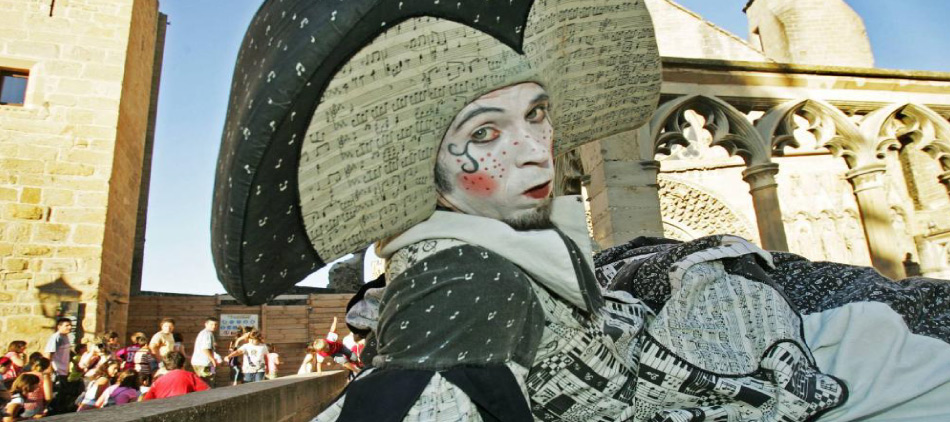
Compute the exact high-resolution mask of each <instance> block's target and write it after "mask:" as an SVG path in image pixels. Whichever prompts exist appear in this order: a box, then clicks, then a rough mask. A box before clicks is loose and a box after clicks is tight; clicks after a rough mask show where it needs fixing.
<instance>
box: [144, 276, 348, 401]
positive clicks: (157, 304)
mask: <svg viewBox="0 0 950 422" xmlns="http://www.w3.org/2000/svg"><path fill="white" fill-rule="evenodd" d="M352 296H353V294H352V293H344V294H312V295H306V296H304V295H301V302H303V303H306V304H300V305H276V306H268V305H262V306H241V305H233V304H229V303H228V302H227V301H223V300H222V296H177V295H176V296H133V297H132V299H131V300H130V303H129V318H128V334H129V336H131V335H132V334H133V333H135V332H138V331H141V332H144V333H145V334H146V335H147V336H149V337H151V335H152V334H154V333H155V332H157V331H158V330H159V322H160V321H161V320H162V318H174V319H175V332H177V333H181V334H182V337H183V339H184V344H185V351H186V352H187V354H188V355H189V356H190V355H191V354H192V353H193V352H194V343H195V337H197V335H198V333H199V332H200V331H201V330H202V329H204V321H205V318H207V317H208V316H214V317H217V318H219V319H220V316H221V314H250V315H257V317H258V319H259V321H260V329H261V333H262V334H263V336H264V341H265V342H266V343H268V344H272V345H274V346H275V348H276V350H277V352H278V353H279V354H280V360H281V362H282V363H281V365H280V367H279V372H278V374H279V375H280V376H285V375H290V374H296V373H297V369H298V368H299V367H300V364H301V362H302V361H303V358H304V354H305V353H306V349H307V344H308V343H310V342H312V341H313V340H314V339H317V338H322V337H324V336H325V335H326V333H327V331H328V330H329V329H330V325H331V323H332V322H333V317H337V318H338V320H339V322H338V323H337V333H338V334H339V335H340V338H343V336H346V335H347V334H349V330H348V329H347V327H346V324H345V323H344V322H343V318H344V316H345V309H346V303H347V302H348V301H349V300H350V297H352ZM216 340H217V344H216V345H215V347H216V349H217V351H218V353H219V354H221V355H222V356H224V355H225V354H227V353H228V344H229V343H230V342H231V340H233V337H224V336H221V335H217V337H216ZM126 342H128V339H126ZM325 368H327V369H329V370H334V369H341V368H340V367H339V366H338V365H335V364H333V365H331V366H329V367H325ZM228 373H229V371H228V370H227V369H225V368H222V370H220V371H218V376H217V377H216V383H217V385H226V384H227V382H228V381H227V377H228Z"/></svg>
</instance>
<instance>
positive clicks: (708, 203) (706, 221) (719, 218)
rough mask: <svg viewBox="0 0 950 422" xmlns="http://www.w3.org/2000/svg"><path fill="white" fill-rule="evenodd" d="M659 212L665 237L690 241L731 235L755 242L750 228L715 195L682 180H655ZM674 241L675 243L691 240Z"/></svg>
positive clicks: (742, 218)
mask: <svg viewBox="0 0 950 422" xmlns="http://www.w3.org/2000/svg"><path fill="white" fill-rule="evenodd" d="M657 183H658V184H659V186H660V189H659V193H660V210H661V215H662V217H663V228H664V231H665V232H666V233H665V234H666V235H667V236H672V237H673V238H676V239H678V238H679V237H684V236H691V239H693V238H696V237H701V236H708V235H713V234H734V235H736V236H740V237H743V238H745V239H750V240H755V239H756V233H755V231H754V229H753V228H752V225H751V224H749V222H748V221H746V219H745V218H744V217H743V216H742V214H740V213H739V212H738V211H736V210H734V209H732V208H731V207H730V206H729V205H727V203H726V201H724V200H722V199H720V198H718V197H717V196H716V195H715V194H713V193H711V192H709V191H707V190H705V189H703V188H702V187H699V186H695V185H693V184H691V183H688V182H684V181H682V180H674V179H671V178H668V177H662V176H661V177H659V178H658V179H657ZM691 239H678V240H691Z"/></svg>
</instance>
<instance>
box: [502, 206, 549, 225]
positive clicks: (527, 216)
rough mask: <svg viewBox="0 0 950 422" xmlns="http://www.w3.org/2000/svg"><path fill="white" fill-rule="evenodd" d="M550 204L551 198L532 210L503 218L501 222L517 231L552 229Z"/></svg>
mask: <svg viewBox="0 0 950 422" xmlns="http://www.w3.org/2000/svg"><path fill="white" fill-rule="evenodd" d="M551 202H552V200H551V198H547V199H545V200H544V202H542V203H541V205H538V206H537V207H535V208H534V209H531V210H528V211H525V212H523V213H520V214H518V215H517V216H514V217H511V218H504V219H502V220H501V221H503V222H505V223H506V224H508V225H509V226H511V228H513V229H515V230H518V231H527V230H547V229H553V228H554V223H552V222H551Z"/></svg>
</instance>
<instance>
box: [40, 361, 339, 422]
mask: <svg viewBox="0 0 950 422" xmlns="http://www.w3.org/2000/svg"><path fill="white" fill-rule="evenodd" d="M345 385H346V374H345V373H344V372H342V371H335V372H332V373H324V374H321V375H317V374H311V375H301V376H294V377H289V378H282V379H278V380H272V381H262V382H255V383H252V384H245V385H240V386H237V387H227V388H216V389H214V390H210V391H201V392H197V393H191V394H186V395H184V396H178V397H172V398H168V399H162V400H153V401H147V402H140V403H130V404H126V405H122V406H115V407H108V408H105V409H100V410H90V411H85V412H79V413H71V414H67V415H60V416H53V417H50V418H44V419H43V420H48V421H51V422H57V421H58V422H86V421H89V422H93V421H97V422H98V421H104V420H108V421H110V422H164V421H171V420H173V421H179V422H220V421H228V422H307V421H309V420H310V419H312V418H313V417H314V416H316V415H317V413H319V412H320V411H321V410H322V409H324V408H325V407H327V405H329V404H330V403H331V401H332V400H333V399H334V398H336V396H337V395H338V394H339V393H340V391H342V390H343V387H344V386H345Z"/></svg>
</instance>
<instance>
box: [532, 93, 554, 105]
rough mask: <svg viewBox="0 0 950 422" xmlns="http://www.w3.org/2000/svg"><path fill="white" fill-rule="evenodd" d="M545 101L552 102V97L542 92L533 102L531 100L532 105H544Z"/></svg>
mask: <svg viewBox="0 0 950 422" xmlns="http://www.w3.org/2000/svg"><path fill="white" fill-rule="evenodd" d="M545 101H551V97H549V96H548V94H546V93H543V92H542V93H540V94H538V96H537V97H534V99H533V100H531V104H537V103H543V102H545Z"/></svg>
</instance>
